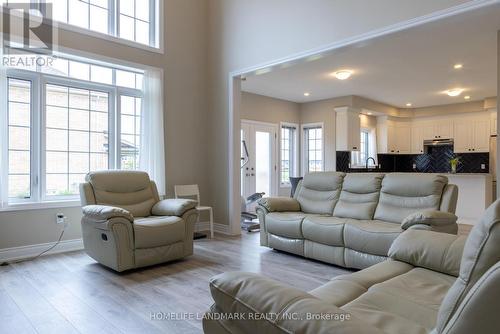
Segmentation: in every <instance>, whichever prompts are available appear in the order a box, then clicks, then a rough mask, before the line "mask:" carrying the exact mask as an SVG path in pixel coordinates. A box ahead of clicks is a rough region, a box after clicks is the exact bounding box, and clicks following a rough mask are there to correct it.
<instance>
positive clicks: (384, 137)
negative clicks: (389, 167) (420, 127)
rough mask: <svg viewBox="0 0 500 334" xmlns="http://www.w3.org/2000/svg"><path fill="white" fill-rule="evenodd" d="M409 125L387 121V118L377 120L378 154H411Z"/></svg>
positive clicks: (391, 120)
mask: <svg viewBox="0 0 500 334" xmlns="http://www.w3.org/2000/svg"><path fill="white" fill-rule="evenodd" d="M411 130H412V129H411V123H410V122H408V121H406V120H405V121H398V120H395V119H389V117H387V116H381V117H378V118H377V149H378V153H383V154H384V153H385V154H409V153H411Z"/></svg>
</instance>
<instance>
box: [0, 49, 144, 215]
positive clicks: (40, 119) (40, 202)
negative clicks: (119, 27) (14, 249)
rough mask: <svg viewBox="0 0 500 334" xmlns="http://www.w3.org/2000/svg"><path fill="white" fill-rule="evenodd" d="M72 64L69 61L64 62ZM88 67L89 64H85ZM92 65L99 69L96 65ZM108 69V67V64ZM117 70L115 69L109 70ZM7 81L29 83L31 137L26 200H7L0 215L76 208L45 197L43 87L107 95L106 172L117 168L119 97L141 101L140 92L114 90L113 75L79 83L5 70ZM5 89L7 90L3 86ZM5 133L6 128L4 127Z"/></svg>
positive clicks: (71, 199) (74, 201)
mask: <svg viewBox="0 0 500 334" xmlns="http://www.w3.org/2000/svg"><path fill="white" fill-rule="evenodd" d="M67 59H68V60H72V59H71V58H67ZM87 63H89V64H94V63H93V62H89V61H87ZM95 64H96V65H99V66H102V64H101V63H100V62H98V61H96V62H95ZM108 66H110V65H109V64H108ZM112 68H114V69H117V70H121V69H122V68H120V67H119V66H115V67H112ZM6 77H7V78H12V79H19V80H29V81H31V101H30V103H31V111H30V112H31V120H30V121H31V136H30V145H31V148H30V159H31V161H30V179H31V180H30V184H31V192H30V198H26V199H18V198H9V199H8V205H7V207H5V208H0V211H16V210H24V209H39V208H50V207H57V208H59V207H72V206H79V205H80V200H79V195H68V196H47V195H46V184H45V183H46V182H45V170H46V168H45V164H46V162H45V160H46V147H45V130H46V129H45V124H46V122H45V117H46V110H45V109H46V105H45V96H44V95H45V85H46V84H54V85H63V86H69V87H75V88H81V89H89V90H94V91H101V92H106V93H108V94H109V112H108V117H109V118H108V131H109V138H108V140H109V142H108V143H109V151H108V168H109V169H115V168H120V162H121V160H120V145H117V143H120V134H121V133H120V121H119V120H120V116H121V114H120V110H121V109H120V107H121V106H120V103H119V97H120V96H121V95H126V96H133V97H138V98H144V94H143V92H142V91H141V90H139V89H136V88H127V87H121V86H116V78H115V71H113V84H104V83H95V82H92V81H86V80H80V79H75V78H70V77H62V76H57V75H53V74H49V73H44V72H38V71H37V72H35V71H30V70H25V69H16V68H8V69H7V75H6ZM5 87H6V88H7V89H8V86H7V85H6V86H5ZM5 130H8V124H5ZM2 131H3V128H2Z"/></svg>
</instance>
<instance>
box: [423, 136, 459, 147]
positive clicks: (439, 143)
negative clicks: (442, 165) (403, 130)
mask: <svg viewBox="0 0 500 334" xmlns="http://www.w3.org/2000/svg"><path fill="white" fill-rule="evenodd" d="M446 145H451V146H453V139H450V138H447V139H429V140H424V147H425V146H446Z"/></svg>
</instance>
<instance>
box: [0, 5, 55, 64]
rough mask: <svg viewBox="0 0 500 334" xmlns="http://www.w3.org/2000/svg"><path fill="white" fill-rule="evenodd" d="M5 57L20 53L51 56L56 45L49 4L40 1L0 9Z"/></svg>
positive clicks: (5, 6)
mask: <svg viewBox="0 0 500 334" xmlns="http://www.w3.org/2000/svg"><path fill="white" fill-rule="evenodd" d="M2 28H3V32H4V36H3V43H2V45H3V48H4V54H13V53H16V52H15V51H16V50H18V51H20V50H22V51H24V52H28V53H35V54H45V55H51V54H52V51H53V47H54V45H56V37H57V36H56V33H57V29H55V28H54V25H53V20H52V4H51V3H49V4H48V3H45V2H40V3H38V4H37V6H36V8H35V7H33V4H30V3H13V2H10V1H9V3H8V5H4V6H3V7H2Z"/></svg>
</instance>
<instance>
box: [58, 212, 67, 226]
mask: <svg viewBox="0 0 500 334" xmlns="http://www.w3.org/2000/svg"><path fill="white" fill-rule="evenodd" d="M65 223H66V216H65V215H64V213H58V214H56V224H65Z"/></svg>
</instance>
